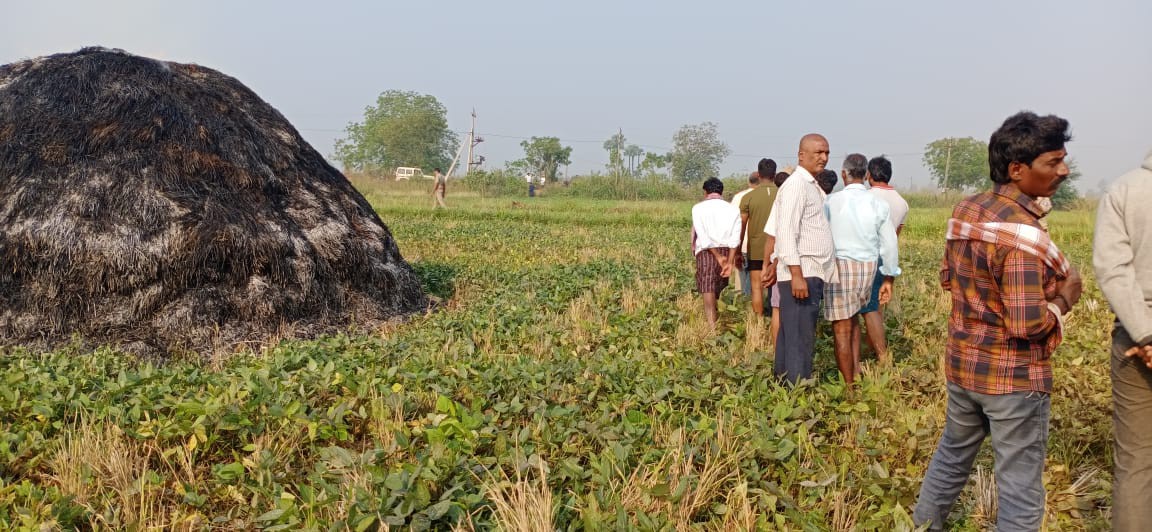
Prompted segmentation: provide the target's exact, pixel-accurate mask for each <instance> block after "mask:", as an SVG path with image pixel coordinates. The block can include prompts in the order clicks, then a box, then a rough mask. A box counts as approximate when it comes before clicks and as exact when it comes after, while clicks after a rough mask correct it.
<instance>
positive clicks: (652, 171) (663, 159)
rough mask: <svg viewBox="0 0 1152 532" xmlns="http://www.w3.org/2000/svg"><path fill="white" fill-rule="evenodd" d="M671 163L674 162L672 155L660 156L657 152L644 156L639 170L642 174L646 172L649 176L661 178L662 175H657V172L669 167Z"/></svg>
mask: <svg viewBox="0 0 1152 532" xmlns="http://www.w3.org/2000/svg"><path fill="white" fill-rule="evenodd" d="M670 162H672V154H671V153H665V154H660V153H655V152H648V153H645V154H644V160H643V161H640V168H639V170H640V171H641V172H646V173H648V174H649V175H657V176H660V174H657V173H656V170H659V169H661V168H664V167H665V166H668V163H670Z"/></svg>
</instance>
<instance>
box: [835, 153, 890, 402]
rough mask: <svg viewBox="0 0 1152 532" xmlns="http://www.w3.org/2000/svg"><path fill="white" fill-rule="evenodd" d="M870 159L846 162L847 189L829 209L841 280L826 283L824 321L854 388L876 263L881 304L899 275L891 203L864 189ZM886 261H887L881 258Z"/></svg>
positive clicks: (847, 380) (839, 363)
mask: <svg viewBox="0 0 1152 532" xmlns="http://www.w3.org/2000/svg"><path fill="white" fill-rule="evenodd" d="M867 173H868V158H867V157H865V156H863V155H861V154H859V153H853V154H851V155H849V156H848V157H847V158H845V159H844V166H843V169H842V170H841V177H842V178H843V179H844V189H843V190H841V191H840V192H837V193H835V194H831V195H829V196H828V200H827V201H826V202H825V203H824V210H825V212H826V214H827V215H828V221H829V224H830V226H831V227H832V242H833V243H834V244H835V246H836V271H837V276H838V278H839V281H837V282H835V283H826V284H825V285H824V318H825V319H827V320H828V321H830V322H832V335H833V343H834V345H835V351H836V365H837V366H838V367H839V368H840V374H841V375H843V376H844V382H845V383H847V384H849V385H851V384H852V383H853V382H855V381H856V377H857V376H858V375H859V373H860V322H859V320H858V319H857V315H858V314H859V312H860V309H861V308H863V307H864V305H865V304H866V303H868V298H869V297H870V296H871V295H872V280H873V279H874V278H875V277H876V272H877V269H878V268H877V263H878V262H879V263H881V264H883V266H880V267H879V271H880V273H882V274H883V275H884V285H883V286H882V287H881V288H880V301H882V302H885V303H887V301H888V298H889V297H891V295H892V279H893V278H894V277H896V276H897V275H900V267H899V265H898V262H897V252H896V228H895V227H893V226H892V219H891V218H890V217H889V208H888V204H887V203H885V202H884V200H881V199H880V198H878V197H876V196H874V195H872V194H870V193H869V192H868V189H867V188H865V187H864V177H865V175H866V174H867ZM881 259H882V260H881Z"/></svg>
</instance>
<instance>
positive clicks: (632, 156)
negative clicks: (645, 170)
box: [624, 144, 644, 175]
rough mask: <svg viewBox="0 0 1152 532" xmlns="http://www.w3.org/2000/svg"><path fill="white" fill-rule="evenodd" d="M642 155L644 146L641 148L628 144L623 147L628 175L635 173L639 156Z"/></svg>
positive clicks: (638, 163)
mask: <svg viewBox="0 0 1152 532" xmlns="http://www.w3.org/2000/svg"><path fill="white" fill-rule="evenodd" d="M643 156H644V148H641V147H640V146H637V145H635V144H629V145H628V147H627V148H624V157H625V158H627V159H628V174H629V175H636V171H637V170H638V169H639V165H640V158H641V157H643Z"/></svg>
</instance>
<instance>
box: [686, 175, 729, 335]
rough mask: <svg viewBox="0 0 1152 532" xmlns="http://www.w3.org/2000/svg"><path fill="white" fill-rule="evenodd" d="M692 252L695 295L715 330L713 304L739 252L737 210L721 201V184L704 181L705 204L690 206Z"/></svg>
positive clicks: (716, 181)
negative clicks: (702, 304) (694, 268)
mask: <svg viewBox="0 0 1152 532" xmlns="http://www.w3.org/2000/svg"><path fill="white" fill-rule="evenodd" d="M692 249H693V252H694V253H695V255H696V291H698V292H700V298H701V299H702V300H703V302H704V316H705V318H707V320H708V325H709V327H711V328H713V329H715V328H716V300H717V298H718V297H719V295H720V292H721V291H722V290H724V287H726V286H728V276H729V275H730V274H731V272H732V264H733V263H734V262H735V261H736V253H737V252H738V251H740V210H739V209H737V208H736V207H735V206H733V205H732V204H731V203H728V202H727V201H724V182H723V181H720V180H719V179H716V178H715V177H710V178H708V180H707V181H704V201H701V202H700V203H697V204H696V205H693V206H692Z"/></svg>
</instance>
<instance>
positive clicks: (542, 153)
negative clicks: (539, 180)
mask: <svg viewBox="0 0 1152 532" xmlns="http://www.w3.org/2000/svg"><path fill="white" fill-rule="evenodd" d="M520 147H522V148H524V160H525V161H526V162H527V163H528V167H529V168H532V169H534V170H535V171H536V172H537V173H539V174H540V175H543V176H544V178H545V179H547V180H548V181H556V169H557V168H558V167H559V166H560V165H562V164H571V163H572V160H571V157H572V147H571V146H561V145H560V139H558V138H556V137H532V138H531V139H529V140H525V141H521V142H520Z"/></svg>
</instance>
